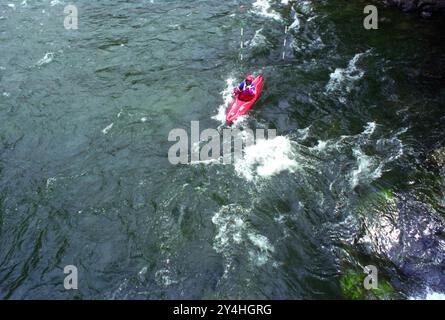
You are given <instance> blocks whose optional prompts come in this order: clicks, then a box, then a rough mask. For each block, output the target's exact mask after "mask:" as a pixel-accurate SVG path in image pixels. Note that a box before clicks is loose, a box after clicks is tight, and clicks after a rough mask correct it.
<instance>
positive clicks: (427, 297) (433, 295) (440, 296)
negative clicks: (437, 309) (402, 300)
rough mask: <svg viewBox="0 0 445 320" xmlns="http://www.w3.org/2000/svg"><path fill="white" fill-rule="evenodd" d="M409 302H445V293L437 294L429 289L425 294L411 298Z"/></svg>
mask: <svg viewBox="0 0 445 320" xmlns="http://www.w3.org/2000/svg"><path fill="white" fill-rule="evenodd" d="M409 300H445V293H444V292H436V291H433V290H432V289H430V288H427V289H426V291H425V292H424V293H423V294H416V295H414V296H411V297H409Z"/></svg>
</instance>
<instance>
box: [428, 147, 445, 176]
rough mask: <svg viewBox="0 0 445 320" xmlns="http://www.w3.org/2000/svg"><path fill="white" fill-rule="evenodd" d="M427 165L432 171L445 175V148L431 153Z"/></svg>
mask: <svg viewBox="0 0 445 320" xmlns="http://www.w3.org/2000/svg"><path fill="white" fill-rule="evenodd" d="M426 165H427V167H429V168H430V169H433V170H434V171H439V172H440V173H441V174H442V175H445V147H440V148H438V149H436V150H434V151H433V152H431V153H430V154H429V155H428V157H427V159H426Z"/></svg>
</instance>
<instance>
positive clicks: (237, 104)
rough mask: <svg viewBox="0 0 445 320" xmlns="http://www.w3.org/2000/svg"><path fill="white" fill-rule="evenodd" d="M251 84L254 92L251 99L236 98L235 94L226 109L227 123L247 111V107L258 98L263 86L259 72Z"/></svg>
mask: <svg viewBox="0 0 445 320" xmlns="http://www.w3.org/2000/svg"><path fill="white" fill-rule="evenodd" d="M253 84H254V85H255V89H256V93H255V96H254V97H253V98H252V99H250V100H248V101H243V100H240V99H238V96H237V97H236V98H235V100H234V101H233V102H232V104H231V105H230V107H229V109H227V115H226V121H227V122H228V123H232V122H233V121H235V120H236V119H238V118H239V117H240V116H242V115H243V114H246V113H247V111H249V109H250V108H252V106H253V105H254V103H255V102H256V101H257V100H258V98H259V96H260V93H261V89H262V87H263V76H262V75H261V74H260V75H259V76H258V77H256V78H255V79H254V80H253Z"/></svg>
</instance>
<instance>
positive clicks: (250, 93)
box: [233, 74, 256, 101]
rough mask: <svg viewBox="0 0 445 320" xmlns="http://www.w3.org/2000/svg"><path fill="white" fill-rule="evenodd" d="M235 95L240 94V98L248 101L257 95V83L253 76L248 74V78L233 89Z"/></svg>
mask: <svg viewBox="0 0 445 320" xmlns="http://www.w3.org/2000/svg"><path fill="white" fill-rule="evenodd" d="M233 93H234V95H235V96H238V99H240V100H244V101H248V100H250V99H253V97H255V93H256V89H255V84H254V83H253V76H252V75H250V74H249V75H248V76H246V79H245V80H244V81H243V82H241V84H240V85H239V86H238V87H237V88H235V89H234V90H233Z"/></svg>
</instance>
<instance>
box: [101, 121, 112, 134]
mask: <svg viewBox="0 0 445 320" xmlns="http://www.w3.org/2000/svg"><path fill="white" fill-rule="evenodd" d="M113 125H114V123H110V124H109V125H108V126H106V127H105V128H104V129H102V133H103V134H107V133H108V131H110V130H111V128H113Z"/></svg>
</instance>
